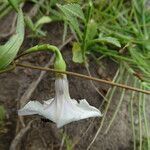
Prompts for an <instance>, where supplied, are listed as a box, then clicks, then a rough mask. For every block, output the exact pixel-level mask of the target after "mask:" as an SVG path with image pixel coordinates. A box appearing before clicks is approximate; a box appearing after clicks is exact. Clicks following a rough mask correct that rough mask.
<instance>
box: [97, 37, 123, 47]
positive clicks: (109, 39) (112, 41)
mask: <svg viewBox="0 0 150 150" xmlns="http://www.w3.org/2000/svg"><path fill="white" fill-rule="evenodd" d="M95 41H96V42H104V43H110V44H113V45H115V46H117V47H121V44H120V42H119V41H118V39H116V38H114V37H100V38H98V39H96V40H95Z"/></svg>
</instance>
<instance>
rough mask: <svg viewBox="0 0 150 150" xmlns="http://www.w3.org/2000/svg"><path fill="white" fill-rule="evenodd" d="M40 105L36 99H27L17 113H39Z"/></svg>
mask: <svg viewBox="0 0 150 150" xmlns="http://www.w3.org/2000/svg"><path fill="white" fill-rule="evenodd" d="M42 107H43V106H42V104H41V103H40V102H38V101H29V102H28V103H27V104H26V105H25V106H24V107H23V108H22V109H20V110H18V115H21V116H24V115H34V114H39V112H40V111H41V110H42Z"/></svg>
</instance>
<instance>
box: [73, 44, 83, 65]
mask: <svg viewBox="0 0 150 150" xmlns="http://www.w3.org/2000/svg"><path fill="white" fill-rule="evenodd" d="M72 53H73V61H74V62H75V63H83V62H84V60H83V56H82V50H81V46H80V44H79V43H77V42H74V43H73V48H72Z"/></svg>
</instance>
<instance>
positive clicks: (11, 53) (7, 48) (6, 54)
mask: <svg viewBox="0 0 150 150" xmlns="http://www.w3.org/2000/svg"><path fill="white" fill-rule="evenodd" d="M23 39H24V18H23V13H22V10H19V12H18V20H17V27H16V33H15V35H13V36H12V37H11V38H10V39H9V41H8V42H6V44H4V45H0V70H1V69H4V68H5V67H7V66H8V65H9V64H10V63H11V62H12V61H13V60H14V58H15V56H16V55H17V53H18V51H19V49H20V47H21V44H22V42H23Z"/></svg>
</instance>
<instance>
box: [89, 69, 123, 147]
mask: <svg viewBox="0 0 150 150" xmlns="http://www.w3.org/2000/svg"><path fill="white" fill-rule="evenodd" d="M123 72H124V70H123V71H122V72H121V74H122V73H123ZM119 74H120V70H119ZM119 74H117V76H116V78H117V81H116V82H119V81H120V78H121V74H120V75H119ZM115 90H116V87H113V89H112V90H111V95H110V96H109V99H108V102H107V106H106V108H105V111H104V114H103V118H102V120H101V123H100V127H99V128H98V130H97V132H96V134H95V135H94V138H93V140H92V141H91V142H90V144H89V145H88V147H87V150H89V149H90V148H91V146H92V145H93V143H94V141H95V140H96V138H97V136H98V135H99V133H100V132H101V130H102V127H103V125H104V121H105V118H106V115H107V112H108V109H109V106H110V104H111V100H112V96H113V95H114V92H115ZM108 95H109V94H107V95H106V97H107V96H108Z"/></svg>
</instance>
